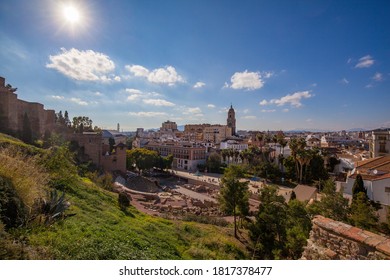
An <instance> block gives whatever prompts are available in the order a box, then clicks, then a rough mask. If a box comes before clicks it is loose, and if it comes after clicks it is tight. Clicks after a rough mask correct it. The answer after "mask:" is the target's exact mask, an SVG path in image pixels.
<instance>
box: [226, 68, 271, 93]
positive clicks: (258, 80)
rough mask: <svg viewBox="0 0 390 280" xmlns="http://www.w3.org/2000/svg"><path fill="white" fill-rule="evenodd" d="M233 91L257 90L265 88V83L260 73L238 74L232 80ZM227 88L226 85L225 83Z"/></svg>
mask: <svg viewBox="0 0 390 280" xmlns="http://www.w3.org/2000/svg"><path fill="white" fill-rule="evenodd" d="M230 81H231V83H232V84H231V85H230V88H232V89H246V90H255V89H259V88H262V87H263V86H264V81H263V80H262V77H261V75H260V72H248V71H247V70H245V71H244V72H236V73H234V74H233V76H232V77H231V78H230ZM225 86H226V83H225Z"/></svg>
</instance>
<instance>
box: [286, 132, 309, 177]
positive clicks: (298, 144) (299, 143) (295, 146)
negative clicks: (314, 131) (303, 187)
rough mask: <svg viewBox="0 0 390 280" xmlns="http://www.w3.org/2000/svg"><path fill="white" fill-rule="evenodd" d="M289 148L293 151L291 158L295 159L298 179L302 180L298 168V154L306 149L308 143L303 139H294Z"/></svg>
mask: <svg viewBox="0 0 390 280" xmlns="http://www.w3.org/2000/svg"><path fill="white" fill-rule="evenodd" d="M289 147H290V150H291V156H292V157H293V159H294V162H295V172H296V173H295V174H296V178H297V179H298V178H300V176H299V174H300V172H299V166H298V153H299V152H301V151H302V150H304V149H305V147H306V141H305V139H303V138H301V137H300V138H292V139H291V140H290V142H289Z"/></svg>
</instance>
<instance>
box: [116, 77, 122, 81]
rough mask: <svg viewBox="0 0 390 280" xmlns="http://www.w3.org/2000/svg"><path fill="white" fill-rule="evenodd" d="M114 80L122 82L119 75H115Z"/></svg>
mask: <svg viewBox="0 0 390 280" xmlns="http://www.w3.org/2000/svg"><path fill="white" fill-rule="evenodd" d="M114 80H115V81H117V82H120V81H121V80H122V79H121V77H119V76H115V78H114Z"/></svg>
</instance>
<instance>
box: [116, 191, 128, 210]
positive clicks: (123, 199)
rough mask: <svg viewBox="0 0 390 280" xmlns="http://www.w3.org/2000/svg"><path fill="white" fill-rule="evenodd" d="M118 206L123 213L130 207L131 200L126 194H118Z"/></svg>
mask: <svg viewBox="0 0 390 280" xmlns="http://www.w3.org/2000/svg"><path fill="white" fill-rule="evenodd" d="M118 204H119V207H120V208H121V210H122V211H124V210H126V208H127V207H129V206H130V198H129V197H128V195H127V194H126V193H125V192H120V193H119V194H118Z"/></svg>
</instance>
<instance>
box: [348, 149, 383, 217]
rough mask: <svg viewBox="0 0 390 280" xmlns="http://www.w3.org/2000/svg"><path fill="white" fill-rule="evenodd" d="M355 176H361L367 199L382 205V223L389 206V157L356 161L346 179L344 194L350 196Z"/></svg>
mask: <svg viewBox="0 0 390 280" xmlns="http://www.w3.org/2000/svg"><path fill="white" fill-rule="evenodd" d="M357 174H360V175H362V178H363V181H364V187H365V188H366V189H367V195H368V197H369V198H370V199H371V200H373V201H378V202H379V203H380V204H381V205H382V207H383V209H382V210H381V212H380V217H381V220H382V221H384V220H385V217H386V215H387V213H388V211H389V206H390V156H382V157H376V158H373V159H369V160H364V161H358V162H357V163H356V164H355V169H354V171H353V172H352V175H350V176H349V177H348V178H347V183H346V185H345V188H344V193H346V194H349V195H352V187H353V183H354V182H355V179H356V175H357Z"/></svg>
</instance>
